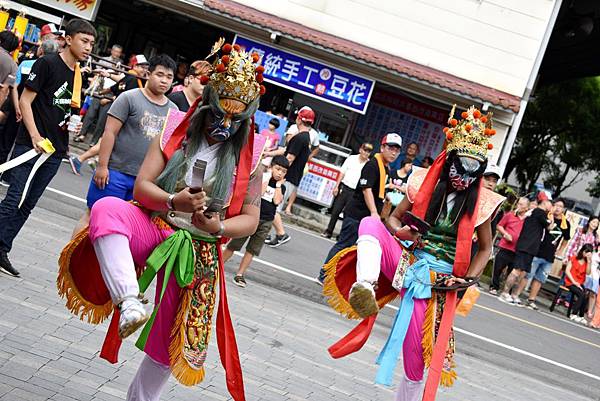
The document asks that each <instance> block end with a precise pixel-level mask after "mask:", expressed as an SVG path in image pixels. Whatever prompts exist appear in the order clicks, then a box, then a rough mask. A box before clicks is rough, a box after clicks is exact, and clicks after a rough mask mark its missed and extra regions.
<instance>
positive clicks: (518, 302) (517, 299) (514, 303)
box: [512, 297, 525, 308]
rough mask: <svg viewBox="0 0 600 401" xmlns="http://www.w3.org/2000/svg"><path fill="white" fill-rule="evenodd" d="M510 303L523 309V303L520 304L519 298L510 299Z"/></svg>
mask: <svg viewBox="0 0 600 401" xmlns="http://www.w3.org/2000/svg"><path fill="white" fill-rule="evenodd" d="M512 300H513V301H512V303H513V305H515V306H518V307H519V308H522V307H524V306H525V305H523V302H521V300H520V299H519V297H512Z"/></svg>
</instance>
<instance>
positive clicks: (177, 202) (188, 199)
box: [173, 187, 206, 213]
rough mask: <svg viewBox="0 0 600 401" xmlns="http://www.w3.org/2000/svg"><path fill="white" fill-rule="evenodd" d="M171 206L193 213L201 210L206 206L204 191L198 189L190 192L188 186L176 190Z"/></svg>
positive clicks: (180, 210)
mask: <svg viewBox="0 0 600 401" xmlns="http://www.w3.org/2000/svg"><path fill="white" fill-rule="evenodd" d="M173 206H174V207H175V210H177V211H178V212H186V213H194V212H196V211H200V212H202V211H203V210H204V207H205V206H206V192H204V191H200V192H196V193H191V192H190V188H189V187H186V188H184V189H183V190H181V191H179V192H177V194H176V195H175V197H174V198H173Z"/></svg>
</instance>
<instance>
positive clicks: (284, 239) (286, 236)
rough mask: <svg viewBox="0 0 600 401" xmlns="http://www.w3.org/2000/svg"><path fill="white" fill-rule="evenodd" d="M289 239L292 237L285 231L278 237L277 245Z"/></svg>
mask: <svg viewBox="0 0 600 401" xmlns="http://www.w3.org/2000/svg"><path fill="white" fill-rule="evenodd" d="M291 239H292V237H290V236H289V235H288V234H287V233H285V234H283V235H282V236H281V237H280V238H279V245H283V244H285V243H286V242H288V241H289V240H291Z"/></svg>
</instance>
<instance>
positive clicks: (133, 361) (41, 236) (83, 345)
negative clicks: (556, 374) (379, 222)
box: [0, 208, 586, 401]
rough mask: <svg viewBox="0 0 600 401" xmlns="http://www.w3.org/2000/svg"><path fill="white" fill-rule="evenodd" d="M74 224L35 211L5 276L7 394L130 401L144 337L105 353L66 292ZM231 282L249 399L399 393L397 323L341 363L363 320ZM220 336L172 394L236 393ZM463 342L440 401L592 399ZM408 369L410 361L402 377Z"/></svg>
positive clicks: (367, 400)
mask: <svg viewBox="0 0 600 401" xmlns="http://www.w3.org/2000/svg"><path fill="white" fill-rule="evenodd" d="M74 224H75V221H74V220H72V219H70V218H66V217H64V216H60V215H58V214H56V213H53V212H50V211H48V210H45V209H42V208H37V209H35V210H34V212H33V214H32V216H31V217H30V218H29V220H28V222H27V224H26V225H25V227H24V229H23V230H22V232H21V234H20V235H19V237H18V238H17V240H16V241H15V247H14V250H13V252H12V253H11V255H10V256H11V258H12V260H13V263H14V264H15V266H16V267H17V269H19V270H20V271H21V273H22V278H20V279H14V278H10V277H8V276H5V275H0V300H1V302H0V400H1V401H37V400H53V401H74V400H77V401H116V400H124V399H125V395H126V391H127V386H128V384H129V382H130V380H131V379H132V377H133V375H134V374H135V371H136V369H137V366H138V364H139V362H140V360H141V359H142V357H143V353H142V352H140V351H139V350H137V349H136V348H135V347H134V345H133V343H134V341H135V335H134V336H132V337H134V339H131V340H127V341H126V342H125V344H124V345H123V348H122V350H121V355H120V360H121V362H120V363H118V364H116V365H111V364H109V363H107V362H106V361H104V360H102V359H100V358H99V357H98V350H99V348H100V346H101V344H102V340H103V336H104V333H105V330H106V326H107V324H106V323H105V324H102V325H99V326H92V325H89V324H86V323H83V322H81V321H79V320H78V319H77V318H75V317H74V316H72V315H71V314H70V313H69V312H67V310H66V309H65V307H64V301H63V300H62V299H60V298H58V296H57V291H56V272H57V266H56V263H57V259H58V254H59V252H60V249H61V248H62V247H63V246H64V244H66V243H67V241H68V239H69V237H70V232H71V230H72V227H73V226H74ZM237 261H238V259H234V263H237ZM234 263H232V265H231V266H229V267H230V268H232V267H233V264H234ZM228 289H229V305H230V309H231V312H232V315H233V316H232V317H233V320H234V324H235V328H236V333H237V339H238V346H239V351H240V357H241V361H242V367H243V370H244V379H245V384H246V394H247V400H248V401H285V400H295V401H299V400H309V401H311V400H314V401H317V400H319V401H330V400H339V399H344V400H357V401H374V400H382V401H385V400H390V401H391V400H392V399H393V389H390V388H386V387H383V386H376V385H374V384H373V378H374V376H375V372H376V366H375V365H374V363H373V362H374V360H375V357H376V356H377V352H378V351H379V350H380V349H381V347H382V346H383V344H384V341H385V338H386V334H387V332H388V331H389V327H383V326H380V325H376V327H375V330H374V333H373V335H372V336H371V338H370V340H369V342H368V343H367V344H366V345H365V347H364V349H363V350H361V351H360V352H358V353H356V354H354V355H352V356H350V357H347V358H343V359H341V360H334V359H332V358H330V357H329V355H328V354H327V351H326V348H327V346H329V345H331V344H332V343H333V342H334V341H335V340H337V339H338V338H340V337H341V336H342V335H343V334H345V333H347V332H348V331H349V330H350V329H351V328H352V327H354V324H355V323H353V322H349V321H347V320H345V319H342V318H340V317H339V316H337V315H336V313H334V312H332V311H331V310H330V309H329V308H327V307H325V306H323V305H320V304H317V303H314V302H311V301H308V300H305V299H303V298H300V297H297V296H295V295H291V294H289V293H285V292H281V291H278V290H275V289H273V288H270V287H267V286H263V285H260V284H257V283H256V282H250V283H249V285H248V287H247V288H245V289H241V288H238V287H235V286H233V285H229V288H228ZM211 342H212V344H211V345H212V347H211V348H210V351H209V356H208V359H207V374H206V379H205V381H204V382H203V383H202V384H200V385H199V386H198V387H197V388H186V387H184V386H182V385H179V384H177V383H176V382H175V381H174V380H173V379H172V378H171V379H170V381H169V384H168V387H167V389H166V390H165V392H164V394H163V397H162V400H163V401H171V400H190V399H207V400H228V399H230V398H229V396H228V393H227V390H226V386H225V382H224V374H223V370H222V368H221V367H220V363H219V361H218V351H217V347H216V344H215V342H214V336H213V337H212V340H211ZM458 349H459V351H458V355H457V362H458V374H459V380H458V381H457V383H456V385H455V386H454V388H452V389H450V390H446V389H441V390H440V392H439V393H438V394H439V396H438V399H440V400H451V401H452V400H469V401H484V400H485V401H488V400H507V401H508V400H511V401H514V400H530V401H538V400H539V401H547V400H562V399H568V400H585V399H586V398H583V397H581V396H579V395H577V394H575V393H572V392H569V391H566V390H563V389H561V388H558V387H555V386H553V385H552V384H550V383H545V382H541V381H539V380H537V379H534V378H529V377H526V376H524V375H522V374H518V373H517V372H513V371H510V370H507V369H505V368H501V367H497V366H494V365H493V364H490V363H488V362H485V361H482V360H479V359H477V358H476V357H475V356H470V355H466V354H465V353H464V352H461V351H460V338H458ZM401 370H402V369H401V362H400V363H399V368H398V369H397V372H398V373H397V374H396V376H395V379H394V382H395V383H398V380H399V379H400V377H401V376H400V375H401V373H400V372H401Z"/></svg>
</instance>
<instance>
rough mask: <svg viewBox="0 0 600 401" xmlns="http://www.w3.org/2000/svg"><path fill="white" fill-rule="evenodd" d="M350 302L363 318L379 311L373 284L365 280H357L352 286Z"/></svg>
mask: <svg viewBox="0 0 600 401" xmlns="http://www.w3.org/2000/svg"><path fill="white" fill-rule="evenodd" d="M348 302H349V303H350V305H351V306H352V308H353V309H354V311H355V312H356V313H357V314H358V316H360V317H362V318H363V319H364V318H366V317H369V316H371V315H375V314H377V312H379V306H378V305H377V300H376V298H375V290H374V289H373V285H372V284H370V283H367V282H365V281H360V282H358V281H357V282H356V283H354V284H353V285H352V288H350V295H349V296H348Z"/></svg>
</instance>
